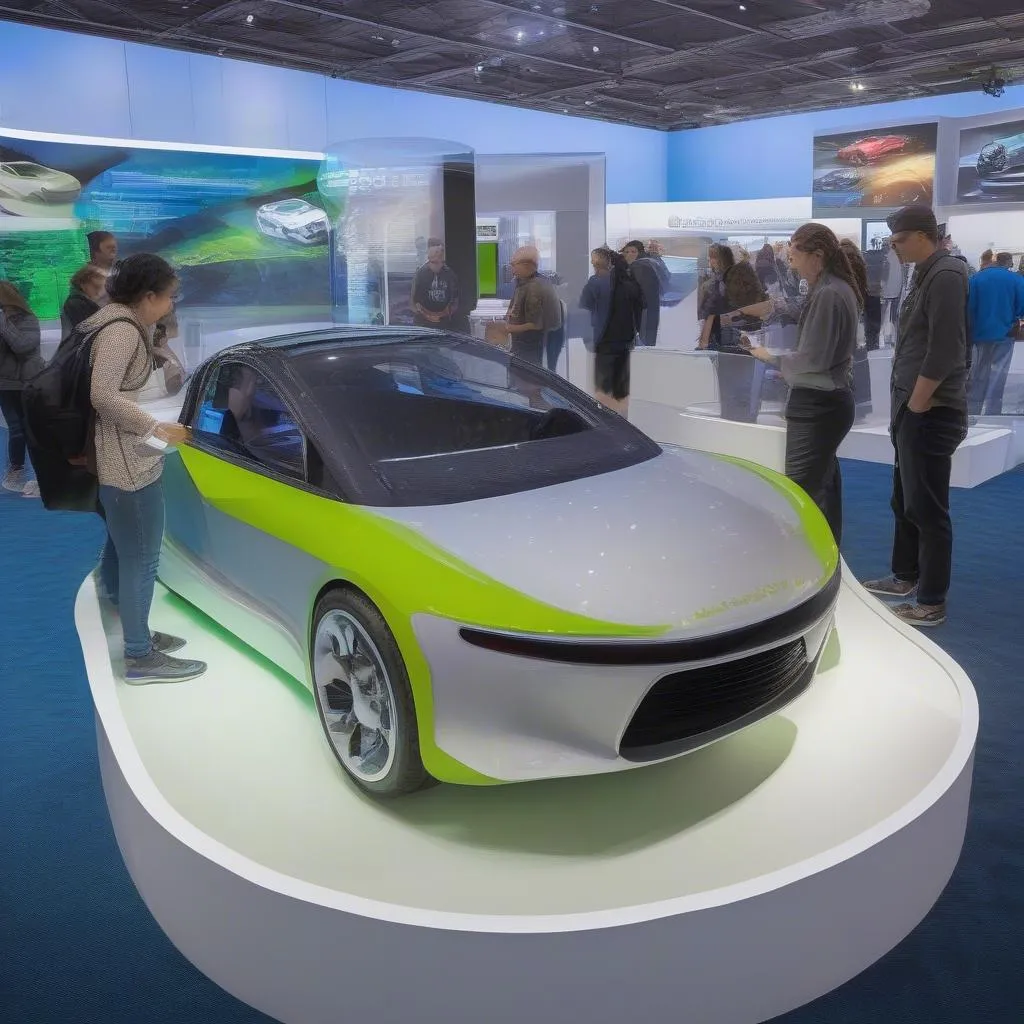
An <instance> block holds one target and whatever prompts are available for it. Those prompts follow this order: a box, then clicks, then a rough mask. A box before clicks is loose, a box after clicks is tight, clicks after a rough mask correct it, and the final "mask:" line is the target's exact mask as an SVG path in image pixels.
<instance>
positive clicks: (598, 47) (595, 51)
mask: <svg viewBox="0 0 1024 1024" xmlns="http://www.w3.org/2000/svg"><path fill="white" fill-rule="evenodd" d="M593 49H594V53H600V52H601V47H600V46H595V47H594V48H593Z"/></svg>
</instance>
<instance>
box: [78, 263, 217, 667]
mask: <svg viewBox="0 0 1024 1024" xmlns="http://www.w3.org/2000/svg"><path fill="white" fill-rule="evenodd" d="M177 287H178V279H177V277H176V275H175V273H174V270H173V269H172V268H171V266H170V265H169V264H168V263H167V262H166V261H164V260H163V259H161V258H160V257H159V256H154V255H151V254H148V253H140V254H138V255H135V256H129V257H128V259H126V260H124V261H123V262H122V263H119V264H117V265H116V267H115V268H114V271H113V273H112V274H111V276H110V277H109V278H108V280H107V293H108V295H109V302H108V303H107V305H105V306H104V307H103V308H102V309H101V310H100V311H99V312H98V313H95V314H94V315H93V316H91V317H90V318H89V319H88V320H86V321H85V322H84V324H83V325H82V326H83V331H84V332H86V333H89V334H92V335H93V344H92V381H91V387H90V399H91V401H92V406H93V408H94V409H95V411H96V423H95V455H96V475H97V478H98V480H99V504H100V511H101V514H102V516H103V520H104V522H105V523H106V527H107V539H106V543H105V545H104V547H103V554H102V556H101V557H100V564H99V567H98V570H97V577H98V578H97V584H98V590H99V592H100V596H101V598H102V599H105V600H106V601H108V602H109V603H110V604H112V605H113V606H114V607H115V608H116V609H117V611H118V613H119V615H120V619H121V625H122V628H123V632H124V679H125V682H127V683H133V684H145V683H175V682H182V681H184V680H186V679H194V678H195V677H196V676H199V675H201V674H202V673H203V672H204V671H205V670H206V665H205V664H204V663H203V662H201V661H194V660H192V659H188V658H175V657H173V656H172V654H173V652H175V651H178V650H180V649H181V648H182V647H184V646H185V641H184V640H182V639H180V638H179V637H174V636H170V635H168V634H166V633H154V632H152V631H151V630H150V628H149V611H150V607H151V606H152V603H153V591H154V587H155V584H156V571H157V565H158V563H159V560H160V544H161V541H162V539H163V531H164V500H163V491H162V489H161V479H160V478H161V473H162V470H163V451H164V450H165V449H166V448H167V447H168V446H173V445H179V444H184V443H186V442H187V440H188V428H187V427H184V426H182V425H181V424H180V423H161V422H159V421H158V420H156V419H155V418H154V417H153V416H151V415H150V414H149V413H148V412H147V411H146V410H145V409H144V408H143V407H142V406H141V405H140V404H139V394H140V392H141V391H142V389H143V388H144V387H145V385H146V383H147V381H148V380H149V377H150V374H151V373H152V372H153V367H154V353H153V342H152V330H153V327H154V326H155V324H156V323H157V322H158V321H159V320H161V319H162V318H163V317H165V316H167V315H168V314H169V313H170V312H171V310H172V309H173V308H174V296H175V293H176V291H177Z"/></svg>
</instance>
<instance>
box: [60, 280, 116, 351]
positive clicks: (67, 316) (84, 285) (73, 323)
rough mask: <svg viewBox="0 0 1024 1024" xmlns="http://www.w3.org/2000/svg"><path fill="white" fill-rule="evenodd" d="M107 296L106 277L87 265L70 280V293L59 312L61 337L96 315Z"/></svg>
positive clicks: (64, 336)
mask: <svg viewBox="0 0 1024 1024" xmlns="http://www.w3.org/2000/svg"><path fill="white" fill-rule="evenodd" d="M106 295H107V275H106V274H104V273H103V271H102V270H100V269H99V267H94V266H93V265H92V264H91V263H87V264H86V265H85V266H84V267H82V268H81V270H78V271H76V272H75V274H74V275H73V276H72V278H71V291H70V292H69V293H68V297H67V298H66V299H65V300H64V305H63V306H62V307H61V311H60V328H61V337H62V338H66V337H67V336H68V335H69V334H70V333H71V332H72V331H73V330H74V329H75V328H76V327H77V326H78V325H79V324H80V323H83V322H84V321H86V320H88V319H89V317H91V316H92V315H93V313H98V312H99V309H100V306H101V305H102V304H103V302H104V301H105V299H106Z"/></svg>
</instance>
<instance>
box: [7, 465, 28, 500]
mask: <svg viewBox="0 0 1024 1024" xmlns="http://www.w3.org/2000/svg"><path fill="white" fill-rule="evenodd" d="M27 480H28V473H26V472H25V468H24V467H22V468H21V469H8V470H7V472H6V473H4V478H3V480H2V481H0V487H3V489H4V490H5V491H15V492H17V493H18V494H21V493H22V491H24V490H25V483H26V481H27Z"/></svg>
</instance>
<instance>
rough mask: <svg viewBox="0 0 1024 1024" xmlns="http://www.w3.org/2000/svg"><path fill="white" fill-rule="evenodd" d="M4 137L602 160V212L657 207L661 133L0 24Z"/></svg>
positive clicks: (661, 186)
mask: <svg viewBox="0 0 1024 1024" xmlns="http://www.w3.org/2000/svg"><path fill="white" fill-rule="evenodd" d="M0 127H7V128H22V129H27V130H32V131H40V132H58V133H67V134H76V135H97V136H105V137H111V138H126V139H141V140H155V141H161V142H172V143H173V142H191V143H200V144H205V145H214V146H217V145H219V146H243V147H253V148H267V149H298V150H313V151H321V150H323V149H325V148H327V147H328V146H329V145H331V144H332V143H336V142H342V141H344V140H345V139H354V138H365V137H379V136H389V135H390V136H408V135H426V136H431V137H435V138H448V139H454V140H456V141H459V142H464V143H466V144H467V145H470V146H472V147H473V148H475V149H476V150H477V151H478V152H480V153H605V154H607V197H608V202H610V203H628V202H633V203H642V202H662V201H664V199H665V171H666V160H667V151H668V136H667V135H666V134H665V133H663V132H655V131H647V130H644V129H639V128H630V127H629V126H626V125H611V124H604V123H602V122H600V121H591V120H587V119H585V118H574V117H562V116H559V115H557V114H544V113H539V112H536V111H529V110H521V109H519V108H516V107H506V106H499V105H496V104H490V103H478V102H474V101H471V100H460V99H453V98H450V97H447V96H430V95H427V94H425V93H417V92H403V91H401V90H396V89H386V88H382V87H378V86H372V85H363V84H360V83H357V82H348V81H342V80H335V79H329V78H325V77H324V76H322V75H313V74H308V73H306V72H301V71H288V70H284V69H281V68H276V67H270V66H268V65H262V64H249V63H246V62H244V61H234V60H226V59H222V58H218V57H206V56H198V55H194V54H188V53H180V52H178V51H174V50H163V49H158V48H155V47H149V46H139V45H136V44H134V43H121V42H117V41H115V40H109V39H99V38H94V37H92V36H80V35H74V34H70V33H64V32H52V31H49V30H46V29H38V28H33V27H30V26H23V25H14V24H11V23H9V22H2V21H0Z"/></svg>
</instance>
